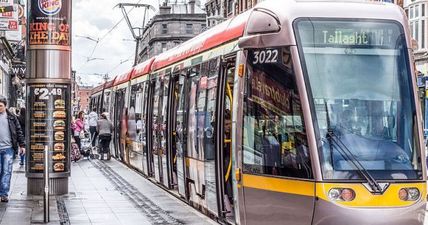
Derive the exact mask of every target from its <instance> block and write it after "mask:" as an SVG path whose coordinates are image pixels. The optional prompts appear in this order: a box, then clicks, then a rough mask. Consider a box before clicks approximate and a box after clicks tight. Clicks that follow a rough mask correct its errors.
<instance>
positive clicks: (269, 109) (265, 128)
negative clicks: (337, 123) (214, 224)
mask: <svg viewBox="0 0 428 225" xmlns="http://www.w3.org/2000/svg"><path fill="white" fill-rule="evenodd" d="M291 48H296V47H291ZM291 48H290V47H284V48H276V49H272V48H270V49H254V50H248V58H247V70H246V74H245V78H244V79H245V85H244V90H243V91H244V93H243V96H245V97H244V98H243V106H242V107H243V108H242V116H243V117H242V119H243V120H242V126H241V128H237V130H236V132H242V133H241V134H242V138H241V139H240V141H242V164H243V165H242V176H241V181H240V184H241V185H242V186H241V187H242V195H243V201H244V202H245V205H244V207H243V208H240V210H241V211H242V210H244V213H245V216H244V215H243V217H241V218H244V220H245V221H244V222H243V223H245V224H247V225H252V224H254V225H256V224H266V225H268V224H278V221H283V222H282V223H284V224H287V223H293V224H295V225H305V224H311V222H312V216H313V213H314V204H315V198H314V196H315V183H314V182H313V174H312V167H311V161H310V155H309V146H308V140H307V134H306V130H305V124H304V118H303V109H302V105H303V103H302V102H301V100H300V94H299V90H298V86H297V80H298V79H299V78H298V77H297V76H296V75H295V74H294V71H293V63H292V56H293V55H292V53H291ZM295 52H297V50H296V51H295ZM268 55H278V59H276V60H272V61H270V62H267V60H266V61H263V60H264V59H263V56H268ZM267 58H268V57H266V59H267ZM267 206H269V207H268V208H267Z"/></svg>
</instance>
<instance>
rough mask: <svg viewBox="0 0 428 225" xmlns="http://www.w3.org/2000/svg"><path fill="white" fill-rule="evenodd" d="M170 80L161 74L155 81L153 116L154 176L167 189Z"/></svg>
mask: <svg viewBox="0 0 428 225" xmlns="http://www.w3.org/2000/svg"><path fill="white" fill-rule="evenodd" d="M168 80H169V78H168V77H167V76H165V75H164V74H160V75H159V76H157V78H156V80H155V86H154V88H155V89H154V94H153V115H152V151H153V165H154V166H153V169H154V175H155V179H156V181H157V182H159V183H161V184H163V185H165V186H166V187H168V172H167V159H166V151H167V148H166V144H167V143H166V134H167V133H166V132H167V130H166V128H167V117H166V114H167V105H168Z"/></svg>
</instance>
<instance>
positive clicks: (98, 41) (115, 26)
mask: <svg viewBox="0 0 428 225" xmlns="http://www.w3.org/2000/svg"><path fill="white" fill-rule="evenodd" d="M141 1H142V0H139V1H138V2H137V3H136V4H139V3H140V2H141ZM134 8H135V6H132V8H131V9H129V11H128V12H127V13H130V12H131V11H132V10H134ZM123 20H125V17H124V16H122V18H121V19H120V20H119V21H117V23H116V24H115V25H114V26H113V27H112V28H110V30H109V31H107V33H105V34H104V35H103V36H102V37H101V38H97V41H96V43H95V45H94V47H93V48H92V51H91V54H90V56H89V57H87V58H88V59H90V58H92V56H93V55H94V53H95V50H96V49H97V47H98V46H99V43H100V42H102V41H103V40H104V39H105V38H106V37H107V36H108V35H109V34H111V32H113V30H115V29H116V28H117V27H118V26H119V24H120V23H122V21H123ZM89 61H90V60H86V62H85V63H83V64H82V65H81V66H80V67H79V69H78V70H81V69H82V68H83V67H84V66H86V64H88V62H89ZM121 64H123V63H121ZM121 64H119V65H118V66H120V65H121ZM118 66H117V67H118Z"/></svg>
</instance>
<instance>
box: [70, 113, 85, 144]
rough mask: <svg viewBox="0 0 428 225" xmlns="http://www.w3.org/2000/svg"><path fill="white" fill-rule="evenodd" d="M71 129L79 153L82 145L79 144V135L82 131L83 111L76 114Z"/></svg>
mask: <svg viewBox="0 0 428 225" xmlns="http://www.w3.org/2000/svg"><path fill="white" fill-rule="evenodd" d="M72 128H73V137H74V141H76V144H77V146H78V147H79V151H82V145H81V142H80V133H81V132H82V131H83V130H84V122H83V111H80V112H79V113H78V114H77V117H76V120H74V123H73V125H72Z"/></svg>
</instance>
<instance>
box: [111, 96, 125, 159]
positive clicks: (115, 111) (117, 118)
mask: <svg viewBox="0 0 428 225" xmlns="http://www.w3.org/2000/svg"><path fill="white" fill-rule="evenodd" d="M121 96H122V94H121V93H119V91H117V92H116V94H115V97H114V108H113V119H114V124H113V125H114V134H113V140H114V143H113V146H114V157H115V158H117V159H119V135H120V111H121V108H120V106H119V105H120V102H121V98H122V97H121ZM122 101H123V100H122Z"/></svg>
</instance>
